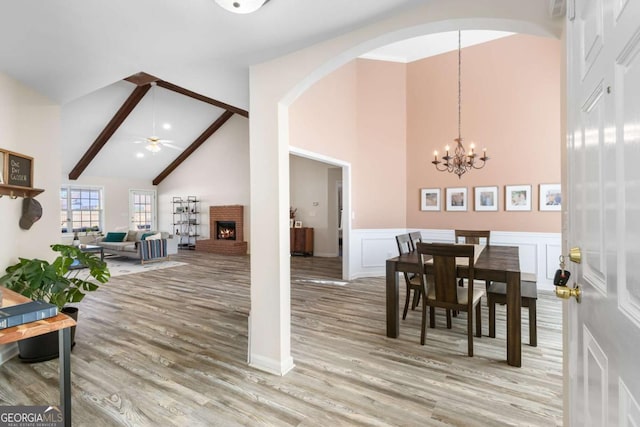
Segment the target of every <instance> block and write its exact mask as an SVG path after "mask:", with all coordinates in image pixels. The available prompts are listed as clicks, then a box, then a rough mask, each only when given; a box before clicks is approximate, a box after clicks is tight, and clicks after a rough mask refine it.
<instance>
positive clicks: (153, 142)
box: [133, 82, 182, 154]
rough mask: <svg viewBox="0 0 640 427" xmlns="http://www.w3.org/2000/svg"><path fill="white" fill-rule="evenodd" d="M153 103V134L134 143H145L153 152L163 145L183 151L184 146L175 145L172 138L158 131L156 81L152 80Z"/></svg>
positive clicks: (146, 147)
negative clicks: (163, 135)
mask: <svg viewBox="0 0 640 427" xmlns="http://www.w3.org/2000/svg"><path fill="white" fill-rule="evenodd" d="M151 86H152V87H151V103H152V106H153V113H152V116H153V120H152V121H153V125H152V126H153V127H152V134H151V136H148V137H146V138H142V139H139V140H137V141H133V143H134V144H145V146H144V148H145V149H147V150H149V151H151V152H152V153H153V154H155V153H157V152H159V151H160V150H161V149H162V147H167V148H172V149H174V150H178V151H182V148H180V147H178V146H176V145H173V144H172V142H173V141H171V140H169V139H162V138H160V137H158V136H156V135H157V133H156V82H151Z"/></svg>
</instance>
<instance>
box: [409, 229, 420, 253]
mask: <svg viewBox="0 0 640 427" xmlns="http://www.w3.org/2000/svg"><path fill="white" fill-rule="evenodd" d="M409 238H410V239H411V246H412V247H413V250H415V249H416V243H418V242H422V233H421V232H419V231H412V232H411V233H409Z"/></svg>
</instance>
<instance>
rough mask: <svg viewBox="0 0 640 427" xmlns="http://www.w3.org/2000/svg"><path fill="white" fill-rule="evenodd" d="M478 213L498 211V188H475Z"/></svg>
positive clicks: (475, 204)
mask: <svg viewBox="0 0 640 427" xmlns="http://www.w3.org/2000/svg"><path fill="white" fill-rule="evenodd" d="M474 190H475V203H474V207H475V210H476V211H497V210H498V187H497V186H492V187H475V189H474Z"/></svg>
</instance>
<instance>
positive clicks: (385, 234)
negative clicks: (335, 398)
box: [349, 229, 562, 290]
mask: <svg viewBox="0 0 640 427" xmlns="http://www.w3.org/2000/svg"><path fill="white" fill-rule="evenodd" d="M409 231H420V232H421V233H422V239H423V240H424V241H428V242H453V241H454V231H453V230H430V229H424V230H414V229H356V230H352V231H351V241H350V245H349V249H350V251H351V252H350V254H351V256H350V263H351V264H350V266H349V267H350V277H349V279H357V278H362V277H380V276H384V275H385V261H386V260H387V259H388V258H392V257H394V256H396V255H397V254H398V247H397V245H396V241H395V236H396V235H398V234H402V233H407V232H409ZM561 238H562V236H561V233H529V232H511V231H492V232H491V244H492V245H502V246H518V247H519V248H520V270H521V272H522V274H523V276H525V277H526V278H527V279H530V280H531V279H533V280H535V281H536V282H537V283H538V289H546V290H553V289H554V287H553V275H554V273H555V271H556V269H557V268H558V257H559V256H560V254H561V252H562V241H561Z"/></svg>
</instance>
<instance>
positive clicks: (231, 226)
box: [216, 221, 236, 240]
mask: <svg viewBox="0 0 640 427" xmlns="http://www.w3.org/2000/svg"><path fill="white" fill-rule="evenodd" d="M216 236H218V239H221V240H236V222H235V221H217V222H216Z"/></svg>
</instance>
